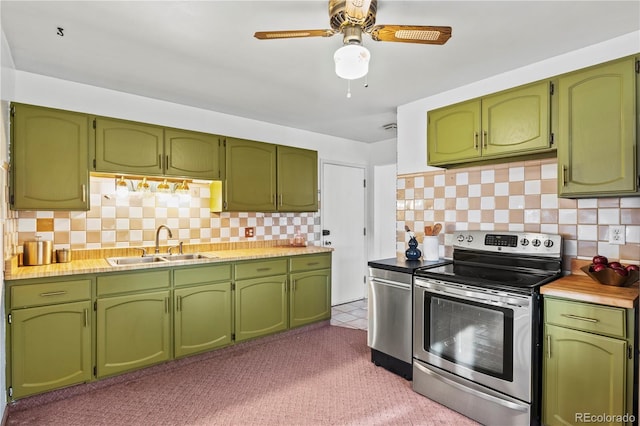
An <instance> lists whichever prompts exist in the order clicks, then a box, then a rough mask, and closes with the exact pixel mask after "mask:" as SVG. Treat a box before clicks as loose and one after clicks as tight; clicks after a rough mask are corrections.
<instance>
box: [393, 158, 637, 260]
mask: <svg viewBox="0 0 640 426" xmlns="http://www.w3.org/2000/svg"><path fill="white" fill-rule="evenodd" d="M556 179H557V161H556V159H547V160H530V161H524V162H512V163H505V164H494V165H484V166H474V167H467V168H456V169H447V170H438V171H434V172H425V173H420V174H408V175H400V176H398V181H397V194H396V204H397V207H396V215H397V217H396V219H397V220H396V224H397V227H396V231H397V238H396V244H397V247H396V251H397V252H398V253H404V251H405V250H406V249H407V248H408V247H407V241H408V235H407V233H406V232H405V230H404V229H405V225H406V226H408V227H409V228H410V229H411V230H414V231H416V235H417V237H418V238H417V239H418V241H419V242H420V243H421V242H422V235H423V232H424V226H425V225H433V224H434V223H435V222H440V223H442V225H443V232H442V233H441V234H440V254H441V256H446V257H450V256H451V254H452V250H453V248H452V246H451V245H450V243H449V242H448V241H447V242H448V243H449V244H444V243H445V234H450V235H451V236H454V234H455V233H456V232H457V231H464V230H489V231H494V230H495V231H527V232H542V233H548V234H560V235H562V237H563V240H564V256H565V259H569V258H575V257H578V258H584V259H590V258H591V257H593V256H594V255H596V254H602V255H605V256H607V257H609V258H611V259H620V261H622V262H623V263H624V262H629V263H639V262H640V197H610V198H583V199H568V198H558V196H557V186H556ZM609 225H625V237H626V244H624V245H611V244H609ZM421 246H422V244H420V246H419V248H421ZM565 265H568V262H566V261H565ZM565 269H567V268H566V266H565Z"/></svg>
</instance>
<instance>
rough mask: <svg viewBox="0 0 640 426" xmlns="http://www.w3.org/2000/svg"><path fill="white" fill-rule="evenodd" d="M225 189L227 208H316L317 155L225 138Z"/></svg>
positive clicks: (299, 149) (265, 210)
mask: <svg viewBox="0 0 640 426" xmlns="http://www.w3.org/2000/svg"><path fill="white" fill-rule="evenodd" d="M224 192H225V193H224V206H223V208H224V209H225V210H227V211H250V212H251V211H259V212H273V211H283V212H302V211H317V210H318V200H317V198H318V195H317V192H318V154H317V152H316V151H311V150H307V149H301V148H293V147H286V146H281V145H274V144H270V143H264V142H256V141H250V140H244V139H236V138H230V137H227V138H226V141H225V189H224Z"/></svg>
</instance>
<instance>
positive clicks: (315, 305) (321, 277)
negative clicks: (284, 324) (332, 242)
mask: <svg viewBox="0 0 640 426" xmlns="http://www.w3.org/2000/svg"><path fill="white" fill-rule="evenodd" d="M290 282H291V284H290V285H291V292H290V299H291V302H290V305H289V327H299V326H301V325H305V324H309V323H312V322H316V321H321V320H325V319H329V318H331V269H321V270H317V271H310V272H301V273H295V274H291V275H290Z"/></svg>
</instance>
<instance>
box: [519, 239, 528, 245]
mask: <svg viewBox="0 0 640 426" xmlns="http://www.w3.org/2000/svg"><path fill="white" fill-rule="evenodd" d="M520 244H522V245H523V246H524V247H526V246H528V245H529V240H527V239H526V238H523V239H521V240H520Z"/></svg>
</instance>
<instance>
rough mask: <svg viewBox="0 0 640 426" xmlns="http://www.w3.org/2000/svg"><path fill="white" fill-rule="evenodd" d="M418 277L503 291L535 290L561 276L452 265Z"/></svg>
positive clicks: (421, 271) (418, 272)
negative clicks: (517, 289)
mask: <svg viewBox="0 0 640 426" xmlns="http://www.w3.org/2000/svg"><path fill="white" fill-rule="evenodd" d="M415 276H416V277H426V278H434V279H438V280H446V281H451V282H456V283H460V284H468V285H476V286H479V287H488V288H501V289H513V288H521V289H528V290H531V289H535V288H537V287H539V286H541V285H542V284H545V283H547V282H549V281H552V280H554V279H556V278H558V277H559V276H560V273H553V272H532V271H527V272H524V271H513V270H506V269H496V268H493V267H480V266H466V265H457V264H455V263H453V264H450V265H444V266H439V267H436V268H424V269H417V270H416V271H415Z"/></svg>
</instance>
